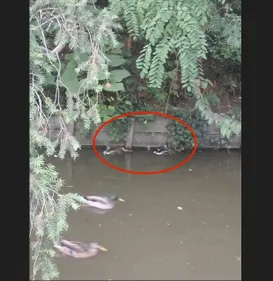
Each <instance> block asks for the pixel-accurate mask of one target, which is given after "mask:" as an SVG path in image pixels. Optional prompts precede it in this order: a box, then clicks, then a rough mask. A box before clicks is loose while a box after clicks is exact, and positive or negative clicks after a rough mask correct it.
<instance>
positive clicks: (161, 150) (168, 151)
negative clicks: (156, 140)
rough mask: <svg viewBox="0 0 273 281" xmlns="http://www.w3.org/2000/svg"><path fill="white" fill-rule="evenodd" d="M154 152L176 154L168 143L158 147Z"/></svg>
mask: <svg viewBox="0 0 273 281" xmlns="http://www.w3.org/2000/svg"><path fill="white" fill-rule="evenodd" d="M153 153H154V154H156V155H173V154H175V152H174V151H173V150H172V149H170V148H169V147H168V146H167V145H164V146H162V147H159V148H157V150H155V151H154V152H153Z"/></svg>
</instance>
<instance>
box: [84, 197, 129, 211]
mask: <svg viewBox="0 0 273 281" xmlns="http://www.w3.org/2000/svg"><path fill="white" fill-rule="evenodd" d="M117 201H121V202H124V200H123V199H122V198H120V197H117V196H110V197H106V196H84V197H83V202H82V204H83V205H84V206H88V207H93V208H97V209H100V210H110V209H113V208H114V207H115V204H116V202H117Z"/></svg>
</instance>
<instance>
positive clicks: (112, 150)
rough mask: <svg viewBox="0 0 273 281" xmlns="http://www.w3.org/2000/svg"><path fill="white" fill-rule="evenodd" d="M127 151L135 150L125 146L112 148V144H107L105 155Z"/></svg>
mask: <svg viewBox="0 0 273 281" xmlns="http://www.w3.org/2000/svg"><path fill="white" fill-rule="evenodd" d="M125 152H133V150H131V149H129V148H126V147H124V146H119V147H117V148H112V147H110V146H108V145H107V146H106V150H104V151H103V155H119V154H122V153H125Z"/></svg>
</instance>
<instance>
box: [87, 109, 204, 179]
mask: <svg viewBox="0 0 273 281" xmlns="http://www.w3.org/2000/svg"><path fill="white" fill-rule="evenodd" d="M147 114H154V115H158V116H162V117H167V118H170V119H173V120H175V121H177V122H179V123H181V124H182V125H184V126H185V127H186V128H187V129H188V130H189V131H190V132H191V134H192V136H193V140H194V147H193V149H192V152H191V154H190V155H189V156H188V157H187V158H186V159H184V160H183V161H182V162H180V163H178V164H177V165H175V166H172V167H170V168H167V169H163V170H158V171H153V172H137V171H131V170H126V169H123V168H119V167H117V166H115V165H113V164H111V163H109V162H108V161H106V160H105V159H104V158H103V157H102V156H101V155H100V153H99V152H98V150H97V147H96V139H97V137H98V134H99V132H100V131H101V130H102V129H103V128H104V127H105V126H106V125H108V124H110V123H111V122H113V121H115V120H117V119H120V118H122V117H127V116H133V115H147ZM92 146H93V149H94V152H95V154H96V156H97V157H98V158H99V159H100V161H102V162H103V163H104V164H106V165H107V166H109V167H111V168H113V169H115V170H117V171H119V172H123V173H128V174H133V175H156V174H163V173H167V172H170V171H173V170H175V169H177V168H179V167H181V166H183V165H184V164H186V163H188V162H189V161H190V160H191V158H192V157H193V155H194V154H195V152H196V150H197V146H198V140H197V136H196V134H195V132H194V130H193V129H192V127H191V126H189V125H188V124H187V123H186V122H184V121H183V120H181V119H179V118H177V117H175V116H172V115H169V114H166V113H162V112H156V111H135V112H127V113H123V114H120V115H118V116H115V117H113V118H111V119H109V120H108V121H106V122H104V123H103V124H102V125H101V126H100V127H99V128H98V129H97V130H96V131H95V133H94V136H93V139H92Z"/></svg>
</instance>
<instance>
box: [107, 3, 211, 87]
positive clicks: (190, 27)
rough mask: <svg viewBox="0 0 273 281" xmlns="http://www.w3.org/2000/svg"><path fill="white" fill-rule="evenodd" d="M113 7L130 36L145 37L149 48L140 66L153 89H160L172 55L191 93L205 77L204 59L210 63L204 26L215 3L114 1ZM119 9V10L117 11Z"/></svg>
mask: <svg viewBox="0 0 273 281" xmlns="http://www.w3.org/2000/svg"><path fill="white" fill-rule="evenodd" d="M110 2H111V7H112V9H113V10H115V11H116V12H120V13H122V14H123V16H124V20H125V22H126V25H127V28H128V31H129V33H130V34H131V35H132V36H134V37H135V38H137V37H139V38H142V37H144V38H145V40H146V42H147V44H146V46H145V47H144V48H143V50H142V51H141V52H140V53H141V55H140V56H139V58H138V60H137V62H136V65H137V67H138V68H139V69H140V70H141V73H140V76H141V77H142V78H144V77H147V78H148V79H149V83H150V86H152V87H156V88H160V87H161V85H162V82H163V77H164V71H165V68H164V65H165V63H166V60H167V58H168V56H169V55H170V54H171V53H178V54H179V61H180V67H181V82H182V85H183V88H186V89H187V91H189V92H191V91H192V88H193V87H194V83H195V82H194V81H195V79H196V78H197V77H199V76H200V75H202V69H201V65H200V62H201V59H206V52H207V49H206V47H207V42H206V38H205V37H206V36H205V32H204V26H205V24H206V23H207V22H208V15H209V12H210V9H211V3H210V1H208V0H194V1H193V0H183V1H181V0H172V1H165V0H148V1H146V0H145V1H144V0H135V1H131V0H126V1H124V0H111V1H110ZM117 7H118V8H117Z"/></svg>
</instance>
